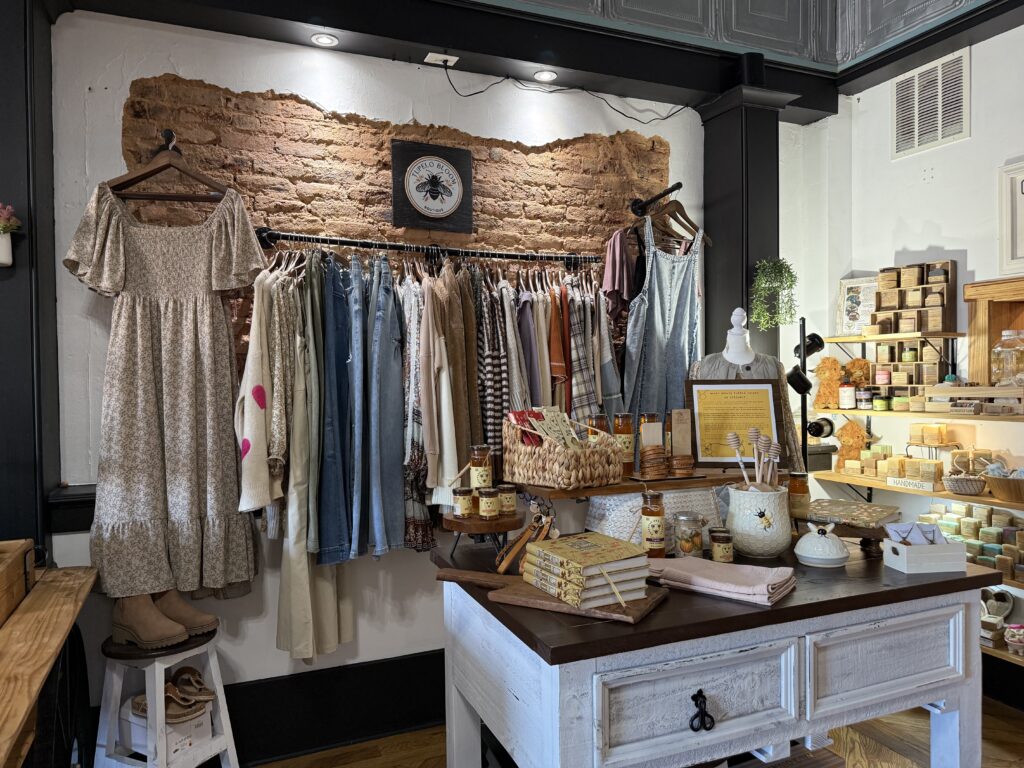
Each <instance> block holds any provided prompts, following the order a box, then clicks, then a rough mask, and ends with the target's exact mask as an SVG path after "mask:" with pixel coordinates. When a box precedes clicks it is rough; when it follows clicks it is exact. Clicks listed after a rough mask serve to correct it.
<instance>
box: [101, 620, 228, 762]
mask: <svg viewBox="0 0 1024 768" xmlns="http://www.w3.org/2000/svg"><path fill="white" fill-rule="evenodd" d="M215 639H216V633H215V632H212V633H209V634H206V635H199V636H196V637H191V638H189V639H188V640H186V641H185V642H183V643H179V644H178V645H175V646H171V647H170V648H160V649H155V650H144V649H141V648H137V647H135V646H132V645H124V644H121V643H114V642H113V641H112V640H111V639H110V638H107V640H106V641H104V643H103V646H102V651H103V655H104V656H105V657H106V658H107V665H106V672H105V674H104V678H103V696H102V699H101V703H100V723H99V732H98V734H97V737H96V760H95V765H96V768H123V766H125V765H128V766H150V767H151V768H195V766H198V765H200V764H202V763H204V762H205V761H207V760H209V759H210V758H213V757H218V756H219V758H220V764H221V766H222V768H238V754H237V752H236V751H235V741H234V736H233V735H232V732H231V720H230V718H229V717H228V711H227V701H226V699H225V697H224V681H223V679H222V678H221V673H220V663H219V662H218V660H217V648H216V644H215V642H214V641H215ZM184 662H188V664H189V665H190V666H193V667H197V668H198V669H199V670H200V673H201V674H202V676H203V679H204V681H205V682H206V684H207V685H208V686H209V687H210V689H211V690H212V691H213V693H214V694H215V696H216V698H215V699H214V700H213V701H211V702H208V704H207V706H208V707H209V716H210V720H211V726H212V734H211V737H210V739H209V740H208V741H205V742H204V743H202V744H197V745H195V746H192V747H189V748H188V749H186V750H184V751H182V752H181V753H179V754H175V755H173V756H172V755H169V754H168V749H167V741H166V726H167V722H166V707H165V702H164V684H165V683H166V682H167V679H168V673H169V672H170V671H171V670H172V669H173V668H174V667H176V666H179V665H182V664H183V663H184ZM132 671H135V672H138V673H142V675H143V677H144V679H145V693H146V704H147V708H148V712H147V717H146V760H139V759H137V758H135V757H133V754H135V752H134V751H133V750H132V748H131V744H123V743H121V742H122V740H121V738H120V735H121V728H120V713H121V708H122V706H123V705H124V703H125V701H126V700H128V699H129V698H130V697H131V696H132V695H133V694H134V692H133V691H131V690H128V691H126V690H125V688H126V685H125V683H126V678H127V677H128V675H129V674H131V672H132ZM205 716H206V715H205V714H204V715H202V717H205Z"/></svg>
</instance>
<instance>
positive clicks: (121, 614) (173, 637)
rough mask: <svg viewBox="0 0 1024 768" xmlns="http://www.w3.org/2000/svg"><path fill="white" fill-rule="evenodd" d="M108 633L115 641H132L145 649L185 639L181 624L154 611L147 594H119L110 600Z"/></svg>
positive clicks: (181, 641) (165, 645) (151, 601)
mask: <svg viewBox="0 0 1024 768" xmlns="http://www.w3.org/2000/svg"><path fill="white" fill-rule="evenodd" d="M111 636H112V639H113V641H114V642H115V643H134V644H135V645H137V646H139V648H145V649H147V650H151V649H153V648H166V647H167V646H169V645H177V644H178V643H183V642H185V641H186V640H188V632H186V631H185V627H183V626H182V625H181V624H179V623H178V622H176V621H171V620H170V619H169V618H167V616H165V615H164V614H162V613H161V612H160V611H158V610H157V609H156V606H155V605H153V598H152V597H151V596H150V595H133V596H132V597H122V598H119V599H118V600H117V602H115V603H114V617H113V632H112V633H111Z"/></svg>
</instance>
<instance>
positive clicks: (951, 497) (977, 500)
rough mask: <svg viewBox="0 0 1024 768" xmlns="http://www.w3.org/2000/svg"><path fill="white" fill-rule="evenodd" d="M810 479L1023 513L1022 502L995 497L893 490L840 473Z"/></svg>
mask: <svg viewBox="0 0 1024 768" xmlns="http://www.w3.org/2000/svg"><path fill="white" fill-rule="evenodd" d="M811 477H812V478H814V479H815V480H826V481H828V482H830V483H845V484H846V485H856V486H858V487H860V488H874V489H875V490H879V491H893V492H895V493H910V494H913V495H914V496H928V497H930V498H933V499H945V500H947V501H962V502H965V503H967V504H987V505H988V506H990V507H999V508H1001V509H1016V510H1021V511H1024V502H1019V501H1002V500H1001V499H997V498H996V497H995V496H961V495H960V494H958V493H949V492H948V491H918V490H915V489H913V488H895V487H893V486H890V485H887V484H886V482H885V480H879V479H878V478H875V477H864V476H863V475H861V476H859V477H858V476H857V475H844V474H842V473H840V472H812V473H811Z"/></svg>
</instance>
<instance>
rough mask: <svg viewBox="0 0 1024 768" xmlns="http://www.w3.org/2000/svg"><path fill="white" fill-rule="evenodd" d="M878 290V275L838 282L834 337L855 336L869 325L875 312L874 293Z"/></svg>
mask: <svg viewBox="0 0 1024 768" xmlns="http://www.w3.org/2000/svg"><path fill="white" fill-rule="evenodd" d="M877 290H878V275H871V276H870V277H850V278H846V279H845V280H840V281H839V297H838V301H837V302H836V335H838V336H857V335H859V334H860V333H861V332H862V331H863V329H864V326H865V325H871V314H872V313H873V312H874V311H875V292H876V291H877Z"/></svg>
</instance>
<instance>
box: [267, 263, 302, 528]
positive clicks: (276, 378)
mask: <svg viewBox="0 0 1024 768" xmlns="http://www.w3.org/2000/svg"><path fill="white" fill-rule="evenodd" d="M293 286H294V281H293V280H292V278H290V277H288V276H286V275H280V276H278V279H277V280H276V281H275V282H274V283H273V284H272V285H271V288H270V296H271V306H272V307H273V314H272V315H271V328H270V335H271V337H272V338H273V339H274V343H273V344H272V345H271V351H272V359H271V361H270V371H271V381H273V388H274V392H275V395H276V396H275V397H274V399H273V400H272V401H271V417H270V439H269V453H268V457H267V463H268V465H269V467H270V472H271V475H272V476H275V477H283V476H284V472H285V465H286V458H287V455H288V435H289V434H290V432H291V427H292V424H291V414H292V405H293V403H292V390H293V389H294V381H295V346H294V339H295V324H296V316H295V304H294V301H293V300H292V296H291V293H292V290H293ZM281 509H282V508H281V505H279V504H274V503H272V504H270V505H269V506H268V507H267V508H266V517H265V520H266V526H267V537H268V538H271V539H278V538H280V537H281Z"/></svg>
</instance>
